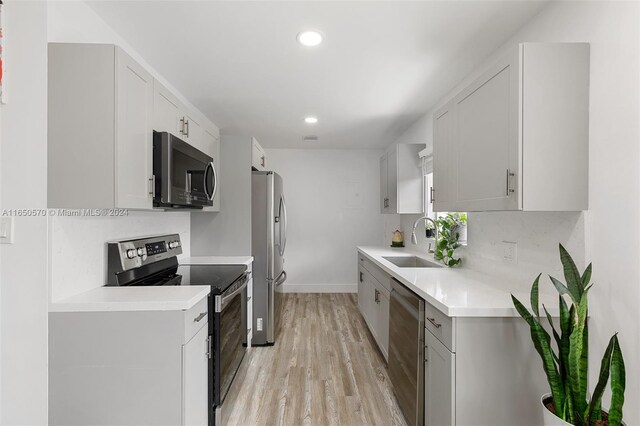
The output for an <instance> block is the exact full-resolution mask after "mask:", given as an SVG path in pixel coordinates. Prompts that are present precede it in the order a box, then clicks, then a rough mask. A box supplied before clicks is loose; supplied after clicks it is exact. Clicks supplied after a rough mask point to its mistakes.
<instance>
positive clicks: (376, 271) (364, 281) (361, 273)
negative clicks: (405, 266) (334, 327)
mask: <svg viewBox="0 0 640 426" xmlns="http://www.w3.org/2000/svg"><path fill="white" fill-rule="evenodd" d="M390 280H391V277H390V276H389V275H388V274H386V273H385V272H383V271H382V270H381V269H380V268H378V267H377V266H375V265H374V264H373V263H371V262H370V261H368V260H366V259H364V258H363V257H362V256H359V260H358V308H359V309H360V312H361V313H362V316H363V317H364V319H365V322H366V323H367V326H368V327H369V331H370V332H371V335H372V336H373V338H374V340H375V341H376V343H377V344H378V347H379V348H380V352H382V355H383V356H384V358H385V360H388V357H389V296H390V288H389V287H390V285H391V284H390Z"/></svg>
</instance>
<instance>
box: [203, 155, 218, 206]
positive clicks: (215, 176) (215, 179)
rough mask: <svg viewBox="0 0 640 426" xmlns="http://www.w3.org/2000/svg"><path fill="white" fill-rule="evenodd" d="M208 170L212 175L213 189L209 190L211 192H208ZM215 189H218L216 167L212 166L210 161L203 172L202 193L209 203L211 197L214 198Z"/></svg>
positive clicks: (211, 199)
mask: <svg viewBox="0 0 640 426" xmlns="http://www.w3.org/2000/svg"><path fill="white" fill-rule="evenodd" d="M209 170H211V173H213V188H212V189H211V192H209V185H208V181H207V176H208V175H209ZM217 189H218V174H217V173H216V167H215V165H214V164H213V161H211V162H210V163H209V164H207V168H206V170H205V172H204V192H205V193H206V194H207V198H208V199H209V201H213V197H215V196H216V190H217Z"/></svg>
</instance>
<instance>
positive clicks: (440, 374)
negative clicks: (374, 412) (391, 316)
mask: <svg viewBox="0 0 640 426" xmlns="http://www.w3.org/2000/svg"><path fill="white" fill-rule="evenodd" d="M425 346H426V351H425V390H424V398H425V426H442V425H457V426H482V425H485V426H514V425H522V426H525V425H532V424H542V418H541V417H542V413H541V412H540V410H539V409H538V407H537V406H536V405H535V404H532V403H531V401H536V400H538V399H539V398H540V394H539V393H540V392H542V391H541V389H545V388H546V387H547V385H546V380H545V378H544V374H532V371H535V370H536V369H537V368H539V362H540V361H539V358H538V354H537V353H536V352H535V351H534V350H533V349H532V348H533V347H532V346H531V339H530V333H529V327H528V326H527V324H526V323H525V322H524V321H523V320H522V319H521V318H519V317H500V318H487V317H448V316H446V315H445V314H443V313H442V312H441V311H440V310H438V309H437V308H435V307H434V306H433V305H431V304H430V303H428V302H426V303H425ZM523 366H524V367H523ZM522 383H526V384H527V385H526V386H521V385H520V384H522ZM495 401H501V404H500V406H499V407H498V406H496V405H495Z"/></svg>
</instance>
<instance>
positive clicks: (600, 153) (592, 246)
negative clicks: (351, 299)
mask: <svg viewBox="0 0 640 426" xmlns="http://www.w3.org/2000/svg"><path fill="white" fill-rule="evenodd" d="M525 41H531V42H533V41H542V42H553V41H557V42H570V41H579V42H589V43H591V81H590V125H589V133H590V146H589V151H590V152H589V155H590V164H589V167H590V177H589V185H590V189H589V191H590V210H589V211H588V212H585V213H473V214H471V215H470V218H469V222H470V224H469V247H468V248H467V250H466V251H465V253H464V254H465V256H466V262H467V263H468V264H469V265H473V266H474V267H478V268H485V269H494V268H495V270H496V271H499V272H502V273H507V274H511V276H514V277H516V279H520V280H521V281H522V282H523V285H527V286H528V285H529V283H530V282H531V281H532V278H533V274H534V273H535V272H534V271H540V272H543V271H544V272H547V271H549V270H550V269H551V270H552V271H554V273H556V272H555V271H558V270H559V260H558V257H557V243H558V242H564V243H567V244H568V246H569V247H568V248H569V249H570V251H572V254H574V255H575V257H576V258H577V260H578V262H579V263H580V264H581V265H580V266H581V267H582V266H584V263H585V262H587V261H592V262H593V264H594V273H593V281H594V282H595V283H596V284H595V286H594V287H593V290H592V292H591V300H590V302H591V306H590V307H591V322H590V325H591V331H590V335H591V343H590V349H591V352H590V357H591V359H590V371H591V374H590V378H591V383H592V386H594V383H595V381H596V377H597V376H596V375H597V372H598V370H599V363H600V358H601V356H602V353H603V351H604V347H605V345H606V343H607V341H608V339H609V337H610V336H611V334H612V333H613V332H615V331H618V332H619V333H620V335H619V337H620V340H621V347H622V350H623V351H624V354H625V360H626V366H627V394H626V401H627V404H626V405H625V420H626V422H627V424H640V406H639V405H638V404H637V403H636V402H637V401H640V381H639V380H638V378H639V377H640V333H639V332H638V324H640V310H638V304H639V302H640V261H638V259H640V243H639V238H640V201H639V197H638V194H640V145H639V144H638V141H639V140H640V121H639V120H638V117H640V77H639V76H640V4H639V3H636V2H606V1H603V2H555V3H551V4H550V5H549V6H547V7H546V8H545V9H544V10H543V11H542V12H541V13H540V14H539V15H538V16H536V17H535V18H534V19H533V20H532V21H530V22H529V23H528V24H527V25H526V26H525V27H523V28H522V29H521V30H519V31H518V32H517V33H516V34H515V35H514V37H513V38H512V39H511V40H510V41H509V42H508V43H506V44H505V45H504V46H503V47H502V48H500V49H499V50H498V51H497V52H496V53H495V54H493V55H492V57H491V58H489V59H488V60H487V64H489V63H491V62H492V61H493V60H495V58H496V57H497V56H499V55H502V54H503V53H504V52H505V51H506V50H507V49H509V48H511V47H513V46H514V45H515V44H516V43H519V42H525ZM487 64H485V66H486V65H487ZM482 68H483V67H479V68H478V73H476V74H474V75H473V76H470V77H469V78H468V79H467V80H466V81H465V82H463V83H462V84H461V86H462V85H464V84H466V83H467V82H468V81H469V80H470V79H472V78H474V77H475V76H477V74H479V73H480V72H481V70H482ZM452 72H455V71H454V70H452ZM461 86H459V87H458V88H456V89H454V90H452V92H451V94H453V93H454V92H455V91H457V90H458V89H459V88H460V87H461ZM444 100H445V99H443V101H442V102H440V103H439V104H442V103H443V102H444ZM439 106H440V105H435V106H434V108H433V109H432V111H433V110H435V109H437V108H438V107H439ZM425 120H426V121H425ZM429 121H431V113H429V114H427V115H426V118H423V119H422V120H421V121H420V122H419V123H418V124H416V126H417V127H416V128H414V129H410V130H409V133H408V135H409V136H407V138H410V139H412V138H414V137H415V136H413V135H415V134H419V133H424V138H425V139H427V140H431V134H430V132H431V130H430V129H431V124H428V122H429ZM412 223H413V217H403V218H402V224H403V227H405V229H406V228H407V227H408V226H410V224H412ZM513 239H515V240H518V242H519V251H518V261H519V263H518V265H517V267H516V268H513V267H511V266H509V265H505V264H503V263H502V262H501V260H499V259H500V257H499V253H500V248H499V244H497V243H498V242H500V241H502V240H513ZM583 247H584V248H583ZM517 277H520V278H517ZM545 285H550V284H548V283H545ZM540 374H542V370H541V371H540ZM607 398H608V397H607ZM605 403H606V405H608V399H607V400H606V402H605Z"/></svg>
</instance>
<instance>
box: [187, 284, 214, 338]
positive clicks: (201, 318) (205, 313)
mask: <svg viewBox="0 0 640 426" xmlns="http://www.w3.org/2000/svg"><path fill="white" fill-rule="evenodd" d="M208 301H209V296H207V297H204V298H202V300H201V301H199V302H198V303H196V304H195V305H194V306H193V307H191V309H189V310H187V311H184V342H185V343H186V342H188V341H189V340H191V338H192V337H193V336H194V335H195V334H196V333H197V332H198V330H200V329H201V328H202V327H203V326H205V325H207V323H208V322H209V305H208Z"/></svg>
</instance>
